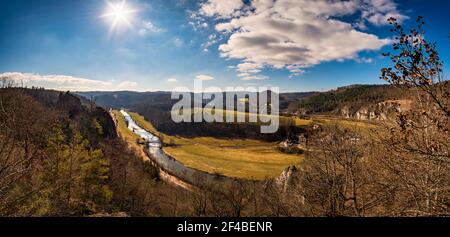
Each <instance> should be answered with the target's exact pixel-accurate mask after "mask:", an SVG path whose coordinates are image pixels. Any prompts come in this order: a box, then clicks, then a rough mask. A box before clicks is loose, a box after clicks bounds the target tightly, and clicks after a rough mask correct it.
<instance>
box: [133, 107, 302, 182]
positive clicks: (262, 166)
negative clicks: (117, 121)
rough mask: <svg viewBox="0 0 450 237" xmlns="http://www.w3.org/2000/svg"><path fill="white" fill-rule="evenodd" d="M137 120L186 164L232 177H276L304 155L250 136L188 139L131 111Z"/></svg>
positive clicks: (166, 148)
mask: <svg viewBox="0 0 450 237" xmlns="http://www.w3.org/2000/svg"><path fill="white" fill-rule="evenodd" d="M130 115H131V116H132V117H133V119H134V120H135V121H136V123H137V124H138V125H139V126H141V127H142V128H144V129H146V130H148V131H149V132H152V133H155V134H157V135H158V136H161V135H162V137H163V140H164V141H165V142H169V141H170V142H171V143H173V144H174V145H173V146H167V147H164V151H165V152H166V153H168V154H170V155H171V156H172V157H174V158H175V159H177V160H178V161H180V162H181V163H183V164H184V165H186V166H188V167H191V168H195V169H199V170H203V171H206V172H209V173H217V174H221V175H225V176H230V177H237V178H245V179H254V180H262V179H265V178H272V177H276V176H278V175H280V174H281V172H282V171H283V170H284V169H285V168H286V167H288V166H290V165H298V164H299V163H300V162H301V160H302V158H303V156H302V155H291V154H285V153H282V152H280V151H278V150H277V148H276V146H277V144H276V143H269V142H264V141H258V140H248V139H217V138H213V137H197V138H185V137H180V136H168V135H165V134H161V133H159V132H158V131H156V129H155V128H154V127H153V125H152V124H151V123H150V122H148V121H147V120H145V119H144V117H142V116H140V115H139V114H137V113H130Z"/></svg>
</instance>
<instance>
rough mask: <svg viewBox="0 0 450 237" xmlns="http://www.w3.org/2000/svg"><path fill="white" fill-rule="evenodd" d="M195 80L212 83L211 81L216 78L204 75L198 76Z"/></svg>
mask: <svg viewBox="0 0 450 237" xmlns="http://www.w3.org/2000/svg"><path fill="white" fill-rule="evenodd" d="M195 79H197V80H202V81H210V80H214V77H212V76H209V75H203V74H201V75H197V76H196V77H195Z"/></svg>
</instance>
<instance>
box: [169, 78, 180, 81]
mask: <svg viewBox="0 0 450 237" xmlns="http://www.w3.org/2000/svg"><path fill="white" fill-rule="evenodd" d="M167 82H178V80H177V79H176V78H169V79H167Z"/></svg>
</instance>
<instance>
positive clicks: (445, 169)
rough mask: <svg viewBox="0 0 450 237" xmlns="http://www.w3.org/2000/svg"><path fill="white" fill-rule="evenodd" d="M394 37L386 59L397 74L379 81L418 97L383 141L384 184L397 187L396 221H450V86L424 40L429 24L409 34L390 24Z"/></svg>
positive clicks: (390, 71) (385, 73) (393, 21)
mask: <svg viewBox="0 0 450 237" xmlns="http://www.w3.org/2000/svg"><path fill="white" fill-rule="evenodd" d="M389 22H390V24H391V25H392V26H393V29H392V30H391V31H392V32H394V33H396V35H397V37H396V38H395V40H396V41H395V43H394V44H393V52H391V53H385V54H384V55H385V56H387V57H389V58H390V59H391V61H392V63H393V64H394V68H383V69H382V75H381V78H382V79H384V80H386V81H388V82H389V83H391V84H393V85H398V86H401V87H402V88H404V89H405V90H409V91H410V92H411V93H414V95H415V98H414V100H413V105H412V107H411V109H410V110H408V111H398V112H397V119H396V120H395V122H393V123H390V124H388V131H387V133H388V134H389V135H388V136H385V138H384V139H383V145H384V149H386V151H387V152H386V153H385V154H384V156H383V160H382V161H381V162H383V164H384V167H385V169H386V170H388V171H389V172H388V174H389V175H388V176H386V177H385V178H386V181H385V182H390V183H392V184H393V185H396V186H397V191H396V192H395V193H393V198H395V199H396V201H395V203H396V205H394V206H393V210H392V213H391V214H392V215H425V216H429V215H448V213H449V211H450V209H449V204H450V189H449V187H448V184H449V183H450V177H449V175H448V174H449V171H450V136H449V128H450V120H449V118H450V83H449V82H448V81H447V80H446V79H445V78H444V76H443V73H442V67H443V63H442V61H441V60H440V58H439V54H438V52H437V46H436V44H435V43H430V42H428V41H427V40H426V38H425V31H424V29H423V27H424V25H425V22H424V20H423V18H422V17H420V16H419V17H418V18H417V24H418V26H417V27H416V28H414V29H412V30H410V31H409V32H406V31H405V29H404V28H403V27H402V26H401V25H400V24H399V23H398V22H397V20H396V19H394V18H391V19H389Z"/></svg>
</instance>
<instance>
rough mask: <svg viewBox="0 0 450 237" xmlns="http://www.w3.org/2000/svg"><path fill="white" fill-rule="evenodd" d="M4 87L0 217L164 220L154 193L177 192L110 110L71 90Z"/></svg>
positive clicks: (0, 106)
mask: <svg viewBox="0 0 450 237" xmlns="http://www.w3.org/2000/svg"><path fill="white" fill-rule="evenodd" d="M2 87H3V88H2V89H0V114H1V116H0V216H85V215H164V213H165V211H166V210H165V209H164V208H161V205H164V204H161V205H155V204H154V205H153V206H154V208H153V209H151V208H148V206H149V205H150V204H149V200H150V199H149V197H148V196H147V193H148V192H149V190H150V189H152V188H155V189H156V187H158V188H157V190H160V191H161V192H167V193H170V192H172V191H176V190H173V188H171V187H169V186H165V185H164V184H161V183H159V184H158V182H157V180H158V172H157V169H156V168H154V167H153V166H151V165H150V164H149V163H147V162H144V161H142V158H141V157H138V156H136V155H135V154H134V152H133V151H130V150H129V149H128V147H127V146H126V145H125V144H124V143H123V142H122V141H121V139H120V138H118V137H117V135H116V129H115V125H114V122H113V120H112V119H111V118H110V116H109V114H108V112H107V111H105V110H104V109H102V108H100V107H96V106H95V105H93V104H87V105H83V104H82V102H81V101H80V99H79V98H78V97H77V96H75V95H73V94H71V93H68V92H67V93H64V92H57V91H48V90H44V89H24V88H12V87H10V86H9V85H6V84H5V83H2ZM171 190H172V191H171ZM153 194H154V195H158V192H157V191H155V192H153ZM155 202H156V201H155ZM161 210H163V211H161ZM167 211H168V212H169V208H167Z"/></svg>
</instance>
